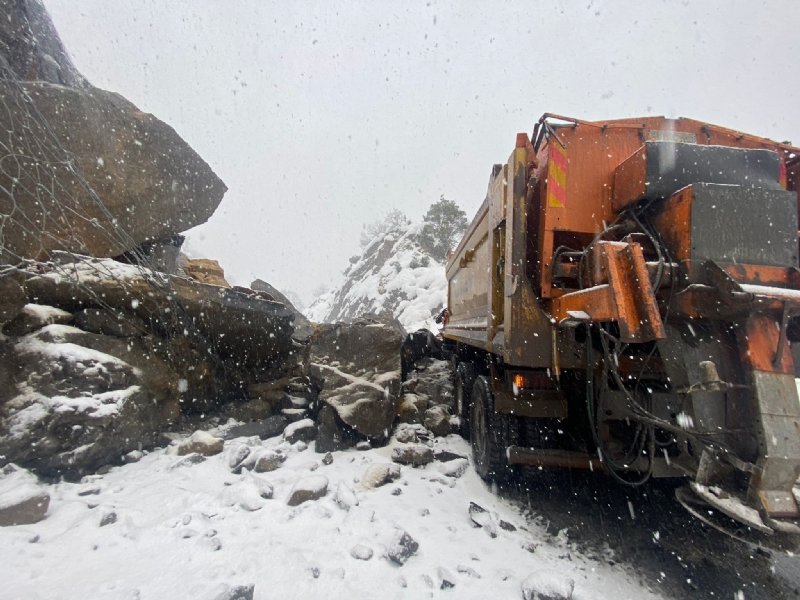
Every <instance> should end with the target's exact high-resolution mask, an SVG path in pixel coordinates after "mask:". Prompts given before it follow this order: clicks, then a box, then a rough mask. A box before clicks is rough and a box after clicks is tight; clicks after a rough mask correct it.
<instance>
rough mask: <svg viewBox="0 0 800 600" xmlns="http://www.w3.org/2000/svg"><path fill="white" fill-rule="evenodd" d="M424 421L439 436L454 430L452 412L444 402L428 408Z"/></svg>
mask: <svg viewBox="0 0 800 600" xmlns="http://www.w3.org/2000/svg"><path fill="white" fill-rule="evenodd" d="M422 423H423V425H425V427H426V428H427V429H428V430H430V431H431V432H432V433H433V434H434V435H437V436H444V435H449V434H450V433H452V432H453V428H452V426H451V425H450V412H449V411H448V409H447V406H445V405H443V404H437V405H436V406H432V407H431V408H429V409H428V410H426V411H425V416H424V418H423V419H422Z"/></svg>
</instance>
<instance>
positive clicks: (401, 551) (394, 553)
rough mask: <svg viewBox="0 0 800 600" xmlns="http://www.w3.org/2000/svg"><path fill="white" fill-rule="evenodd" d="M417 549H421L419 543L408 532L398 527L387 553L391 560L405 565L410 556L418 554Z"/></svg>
mask: <svg viewBox="0 0 800 600" xmlns="http://www.w3.org/2000/svg"><path fill="white" fill-rule="evenodd" d="M417 550H419V543H418V542H417V541H416V540H415V539H414V538H412V537H411V536H410V535H409V534H408V533H406V532H405V531H403V530H402V529H398V530H396V531H395V532H394V534H393V535H392V539H391V541H390V542H389V544H388V546H387V547H386V555H387V556H388V557H389V560H391V561H393V562H396V563H397V564H398V565H404V564H405V563H406V561H407V560H408V559H409V558H411V557H412V556H413V555H414V554H416V552H417Z"/></svg>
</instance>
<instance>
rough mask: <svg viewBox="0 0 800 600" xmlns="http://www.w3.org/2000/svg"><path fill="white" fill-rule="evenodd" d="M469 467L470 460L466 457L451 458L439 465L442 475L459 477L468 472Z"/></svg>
mask: <svg viewBox="0 0 800 600" xmlns="http://www.w3.org/2000/svg"><path fill="white" fill-rule="evenodd" d="M468 468H469V461H468V460H467V459H466V458H457V459H455V460H449V461H447V462H443V463H441V464H440V465H439V467H438V469H439V472H440V473H441V474H442V475H446V476H447V477H453V478H458V477H461V476H462V475H463V474H464V473H466V472H467V469H468Z"/></svg>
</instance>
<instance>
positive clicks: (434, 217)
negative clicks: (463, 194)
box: [419, 195, 468, 262]
mask: <svg viewBox="0 0 800 600" xmlns="http://www.w3.org/2000/svg"><path fill="white" fill-rule="evenodd" d="M423 221H424V225H423V226H422V230H421V231H420V235H419V241H420V244H421V245H422V247H423V248H424V249H425V250H427V251H428V253H429V254H430V255H431V257H433V258H434V259H435V260H438V261H440V262H443V261H444V260H445V259H446V258H447V254H448V252H450V251H451V250H452V249H453V248H454V247H455V245H456V244H457V243H458V242H459V241H460V240H461V236H462V235H464V232H465V231H466V230H467V225H468V222H467V214H466V213H465V212H464V211H463V210H461V209H460V208H459V207H458V204H456V203H455V202H454V201H452V200H448V199H447V198H445V197H444V195H442V196H441V197H440V198H439V200H438V202H434V203H433V204H432V205H431V207H430V208H429V209H428V212H427V213H426V214H425V216H424V217H423Z"/></svg>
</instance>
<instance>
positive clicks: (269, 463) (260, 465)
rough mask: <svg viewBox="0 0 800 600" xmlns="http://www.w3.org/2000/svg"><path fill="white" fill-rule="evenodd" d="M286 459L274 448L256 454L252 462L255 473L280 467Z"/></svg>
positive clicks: (266, 471)
mask: <svg viewBox="0 0 800 600" xmlns="http://www.w3.org/2000/svg"><path fill="white" fill-rule="evenodd" d="M285 461H286V456H285V455H284V454H281V453H279V452H275V451H274V450H267V451H265V452H262V453H260V454H259V455H258V458H257V459H256V461H255V463H254V464H253V471H255V472H256V473H268V472H269V471H274V470H275V469H277V468H278V467H280V466H281V465H282V464H283V463H284V462H285Z"/></svg>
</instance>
